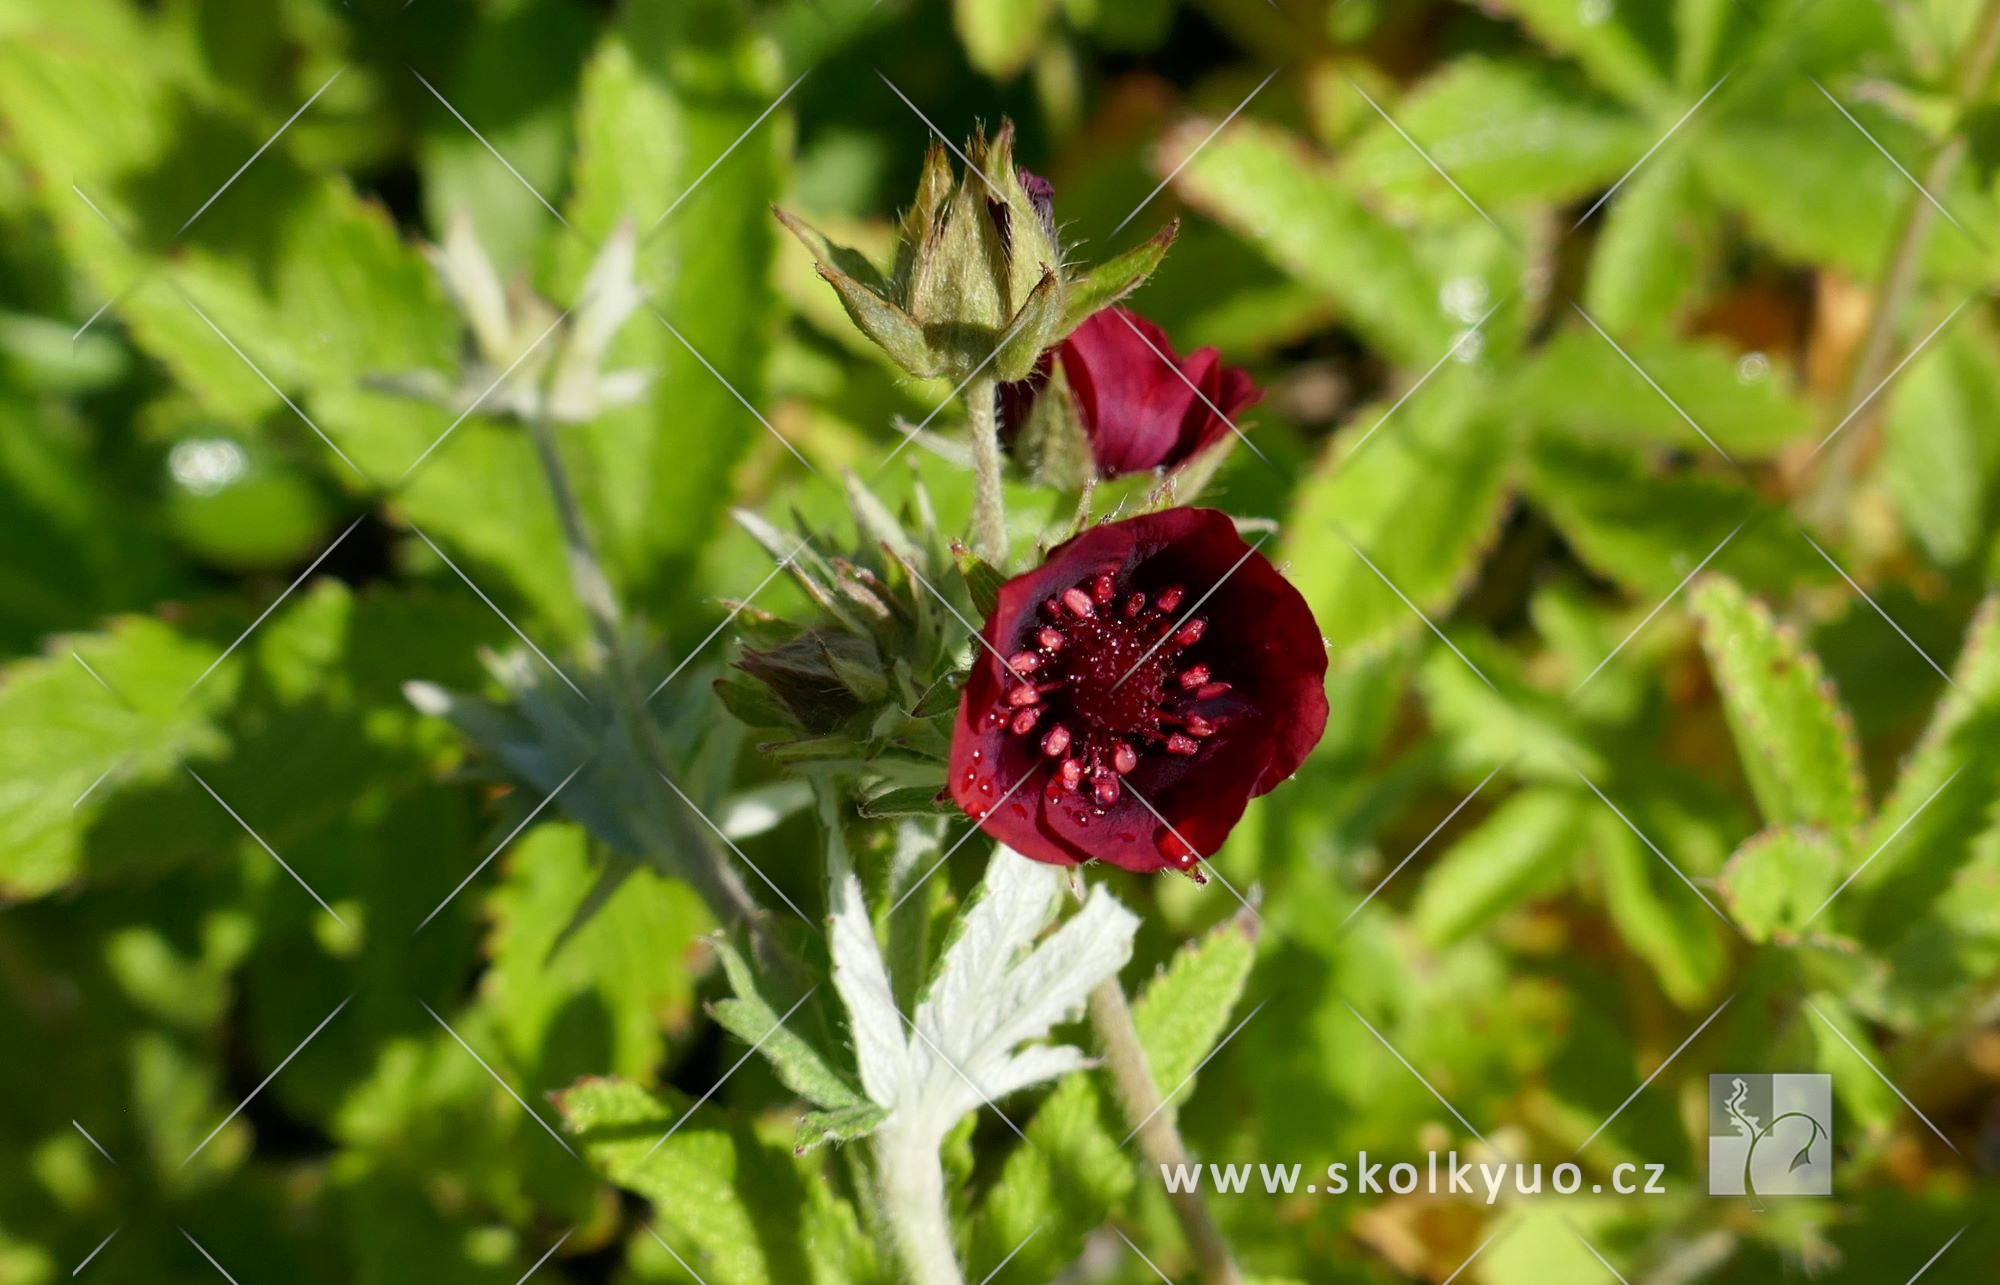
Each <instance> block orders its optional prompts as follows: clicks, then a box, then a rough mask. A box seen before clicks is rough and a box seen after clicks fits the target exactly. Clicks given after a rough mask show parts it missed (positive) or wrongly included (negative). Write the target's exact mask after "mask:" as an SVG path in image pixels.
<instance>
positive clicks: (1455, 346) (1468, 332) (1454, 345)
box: [1340, 290, 1518, 468]
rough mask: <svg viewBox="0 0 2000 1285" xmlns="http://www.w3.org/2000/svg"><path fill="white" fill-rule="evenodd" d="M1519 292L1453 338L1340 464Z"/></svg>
mask: <svg viewBox="0 0 2000 1285" xmlns="http://www.w3.org/2000/svg"><path fill="white" fill-rule="evenodd" d="M1517 293H1518V291H1512V290H1510V291H1508V292H1507V293H1506V294H1503V295H1501V296H1500V298H1499V299H1498V300H1497V301H1496V302H1495V303H1494V305H1493V306H1492V307H1491V308H1488V309H1487V310H1486V315H1485V316H1483V317H1481V318H1480V319H1479V320H1477V321H1475V322H1473V323H1472V324H1471V325H1470V326H1468V327H1466V329H1465V331H1464V332H1463V333H1462V334H1460V335H1459V336H1458V338H1456V339H1454V340H1452V341H1451V347H1449V348H1447V349H1445V351H1444V356H1442V357H1440V358H1438V359H1437V360H1436V361H1435V362H1433V363H1431V368H1430V369H1429V370H1427V371H1425V372H1424V373H1423V374H1422V375H1421V376H1419V377H1418V379H1417V382H1416V383H1414V384H1411V385H1410V386H1409V387H1408V388H1406V389H1404V390H1403V395H1402V396H1401V397H1398V398H1397V399H1396V402H1395V404H1394V405H1393V406H1391V407H1389V409H1388V410H1385V411H1383V412H1382V414H1381V415H1380V416H1379V417H1377V418H1376V420H1375V422H1374V423H1373V424H1370V425H1369V426H1368V431H1367V432H1365V433H1363V434H1362V435H1361V438H1360V440H1359V441H1357V442H1355V443H1354V445H1352V446H1350V447H1348V448H1347V453H1346V454H1345V455H1343V456H1342V457H1341V460H1340V466H1341V467H1342V468H1346V467H1347V465H1348V463H1349V462H1350V461H1352V460H1353V459H1354V453H1355V452H1356V451H1358V450H1360V449H1361V448H1362V447H1363V446H1365V445H1366V444H1367V442H1368V439H1369V438H1371V437H1373V436H1375V430H1376V429H1378V428H1380V427H1382V425H1384V424H1386V423H1388V422H1389V417H1390V416H1391V415H1394V414H1395V413H1396V412H1397V411H1399V410H1401V409H1403V403H1404V402H1406V401H1408V400H1410V398H1412V397H1414V396H1416V392H1417V390H1418V389H1419V388H1422V387H1423V386H1424V385H1425V384H1427V383H1429V382H1430V378H1431V376H1432V375H1435V374H1437V373H1438V371H1439V370H1441V369H1442V368H1443V367H1444V364H1445V363H1446V362H1448V361H1450V360H1451V359H1452V358H1453V357H1455V356H1457V355H1458V351H1459V349H1461V348H1463V347H1464V346H1465V344H1466V341H1467V340H1469V339H1471V338H1472V337H1473V336H1474V335H1476V334H1478V333H1479V331H1480V329H1481V328H1482V327H1483V326H1485V325H1486V323H1487V322H1488V321H1491V320H1492V319H1493V314H1494V313H1496V312H1498V311H1500V306H1501V304H1504V303H1506V302H1507V301H1508V300H1509V299H1512V298H1513V297H1514V295H1515V294H1517Z"/></svg>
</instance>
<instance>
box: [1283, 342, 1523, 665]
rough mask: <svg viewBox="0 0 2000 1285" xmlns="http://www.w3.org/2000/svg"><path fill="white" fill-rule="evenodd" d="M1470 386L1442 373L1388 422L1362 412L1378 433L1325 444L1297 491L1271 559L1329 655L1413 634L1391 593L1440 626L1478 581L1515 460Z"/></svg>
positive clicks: (1503, 430)
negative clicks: (1302, 602)
mask: <svg viewBox="0 0 2000 1285" xmlns="http://www.w3.org/2000/svg"><path fill="white" fill-rule="evenodd" d="M1480 383H1481V381H1480V380H1479V378H1478V377H1477V376H1476V375H1475V374H1473V373H1471V372H1453V373H1450V374H1448V373H1446V372H1440V374H1439V375H1438V377H1437V378H1436V379H1434V380H1432V381H1431V383H1430V384H1427V385H1426V386H1425V387H1424V388H1422V389H1421V390H1419V392H1418V393H1417V395H1416V396H1414V397H1412V398H1411V399H1410V400H1409V401H1408V402H1406V403H1404V405H1403V407H1402V408H1401V409H1400V410H1399V411H1397V412H1396V413H1395V414H1394V415H1393V416H1391V417H1390V418H1389V419H1388V420H1387V421H1386V422H1382V421H1381V417H1380V416H1379V415H1371V414H1367V413H1364V414H1363V415H1362V416H1361V417H1360V418H1359V419H1358V420H1357V422H1358V423H1362V424H1377V423H1379V424H1380V428H1379V431H1376V432H1374V433H1373V434H1372V435H1371V436H1369V437H1368V438H1367V440H1366V441H1359V437H1358V435H1357V434H1354V433H1352V432H1350V434H1348V435H1347V436H1344V437H1342V438H1337V439H1335V441H1334V443H1333V444H1332V446H1331V447H1330V448H1329V450H1328V452H1327V454H1326V455H1325V456H1324V457H1323V458H1322V460H1321V462H1320V464H1319V467H1318V468H1317V469H1316V470H1315V471H1314V473H1313V474H1312V476H1310V477H1308V478H1306V479H1305V480H1304V481H1303V482H1302V484H1301V486H1300V490H1299V493H1298V498H1297V500H1296V507H1295V509H1294V511H1293V514H1292V519H1291V522H1290V524H1289V525H1288V527H1287V528H1286V530H1285V534H1284V537H1283V541H1284V543H1283V548H1282V553H1281V555H1280V557H1281V559H1283V560H1285V561H1287V562H1288V563H1289V564H1290V571H1291V576H1292V580H1293V583H1295V584H1296V585H1297V586H1298V589H1299V592H1300V593H1302V594H1304V595H1305V598H1306V601H1307V602H1308V603H1309V604H1311V606H1312V609H1313V615H1314V616H1315V617H1316V618H1317V619H1318V620H1319V623H1320V627H1321V628H1322V629H1323V630H1325V632H1326V635H1327V637H1328V639H1329V640H1330V641H1331V642H1332V643H1333V644H1334V646H1335V647H1336V648H1341V647H1353V646H1361V645H1367V644H1372V643H1377V642H1380V641H1382V640H1384V639H1387V638H1391V637H1395V636H1397V635H1401V634H1406V633H1409V632H1412V631H1417V630H1422V629H1423V628H1424V625H1423V621H1422V620H1420V619H1419V618H1418V616H1417V613H1416V612H1415V611H1412V610H1410V607H1409V605H1408V604H1406V603H1405V602H1403V601H1402V597H1400V596H1399V594H1400V595H1402V596H1407V597H1408V598H1409V599H1410V601H1411V602H1413V603H1415V604H1416V607H1417V609H1418V610H1419V611H1422V612H1424V613H1425V614H1426V615H1429V616H1430V617H1431V618H1432V619H1433V620H1438V619H1440V618H1441V617H1442V616H1443V615H1445V614H1447V613H1448V610H1449V608H1450V606H1451V604H1452V602H1453V601H1454V600H1456V598H1457V597H1458V594H1459V593H1460V592H1461V591H1462V590H1463V589H1464V587H1465V586H1466V585H1467V584H1469V583H1470V582H1471V580H1472V577H1473V576H1474V575H1475V574H1477V572H1478V568H1479V559H1480V556H1481V555H1482V554H1483V552H1484V551H1485V546H1486V545H1487V544H1488V543H1489V542H1490V541H1491V540H1492V539H1493V538H1494V535H1495V532H1496V531H1497V529H1498V527H1499V523H1500V517H1501V513H1502V511H1503V509H1504V507H1505V498H1506V491H1505V487H1506V482H1507V479H1508V475H1509V473H1510V472H1511V471H1512V465H1513V460H1514V455H1515V437H1514V434H1513V431H1512V429H1511V427H1510V426H1509V424H1508V423H1507V422H1506V421H1504V420H1503V419H1501V418H1500V417H1499V416H1497V415H1494V414H1491V413H1490V409H1489V407H1488V405H1487V404H1486V402H1485V398H1486V397H1487V395H1488V394H1487V392H1486V390H1484V389H1482V388H1481V386H1480ZM1363 431H1364V432H1365V431H1366V430H1363ZM1357 442H1358V445H1357V444H1356V443H1357ZM1350 452H1351V454H1350ZM1350 540H1351V541H1352V542H1353V543H1354V545H1356V546H1358V547H1359V548H1360V550H1361V553H1362V554H1363V555H1366V561H1364V560H1363V557H1361V556H1357V555H1356V554H1355V552H1354V550H1353V549H1352V548H1350V547H1349V545H1348V541H1350ZM1369 562H1373V563H1374V564H1375V567H1376V568H1379V574H1378V572H1377V570H1374V569H1371V568H1370V567H1369V565H1368V563H1369ZM1384 579H1386V580H1387V581H1388V582H1389V583H1388V584H1384V583H1383V581H1384ZM1391 585H1393V586H1394V588H1393V589H1392V588H1391V587H1390V586H1391Z"/></svg>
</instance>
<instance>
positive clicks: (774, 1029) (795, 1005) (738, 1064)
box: [639, 982, 819, 1160]
mask: <svg viewBox="0 0 2000 1285" xmlns="http://www.w3.org/2000/svg"><path fill="white" fill-rule="evenodd" d="M818 989H819V983H818V982H814V983H813V985H812V988H811V989H810V990H808V991H806V993H805V994H803V995H801V996H799V997H798V998H797V999H796V1000H793V1001H792V1006H791V1007H790V1008H788V1009H786V1010H785V1012H784V1016H782V1017H780V1018H779V1019H778V1020H777V1021H775V1022H773V1023H771V1029H770V1030H768V1031H765V1032H764V1033H763V1034H762V1035H759V1036H758V1037H757V1042H756V1043H755V1044H752V1045H751V1046H750V1047H749V1048H747V1049H745V1050H743V1056H742V1057H739V1058H737V1059H736V1061H735V1063H734V1064H733V1065H731V1066H730V1068H729V1069H728V1070H727V1071H724V1072H723V1073H722V1078H721V1079H719V1080H717V1081H716V1082H715V1083H714V1084H711V1085H709V1086H708V1092H706V1093H704V1094H702V1095H701V1096H700V1097H698V1098H696V1099H695V1100H694V1105H692V1106H690V1107H689V1108H688V1109H687V1110H685V1111H683V1112H681V1114H680V1118H679V1119H677V1120H675V1121H674V1122H673V1124H672V1125H671V1126H670V1127H669V1128H668V1129H667V1131H666V1132H665V1133H663V1134H661V1135H660V1140H659V1141H658V1142H655V1143H654V1144H653V1145H652V1146H650V1147H647V1148H646V1154H645V1155H643V1156H640V1157H639V1159H641V1160H645V1159H647V1158H648V1157H650V1156H651V1155H652V1154H653V1153H654V1152H655V1151H658V1150H659V1149H660V1148H661V1147H662V1146H663V1145H665V1143H666V1141H667V1139H668V1138H671V1137H673V1136H674V1131H675V1130H676V1129H679V1128H680V1127H681V1126H682V1125H683V1124H686V1123H687V1122H688V1120H689V1119H690V1118H691V1117H692V1116H693V1115H694V1113H695V1112H696V1111H699V1110H700V1109H701V1104H702V1103H704V1102H706V1101H708V1100H709V1099H710V1098H712V1097H714V1096H715V1093H716V1090H718V1089H720V1088H721V1087H722V1086H723V1085H725V1084H727V1083H729V1077H730V1076H732V1075H734V1074H736V1072H737V1071H738V1070H740V1069H741V1068H742V1066H743V1064H744V1063H745V1062H748V1061H749V1060H750V1057H751V1055H752V1054H754V1053H756V1051H757V1050H758V1049H760V1048H762V1047H764V1041H765V1040H768V1039H770V1038H771V1037H772V1036H773V1035H776V1034H777V1033H778V1028H779V1027H781V1026H783V1025H784V1024H785V1023H786V1021H787V1020H789V1019H790V1018H791V1016H792V1014H794V1013H796V1012H798V1011H799V1006H800V1005H802V1004H804V1003H805V1002H806V1001H807V1000H809V999H811V998H812V997H813V992H814V991H817V990H818Z"/></svg>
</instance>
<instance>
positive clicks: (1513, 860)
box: [1411, 789, 1588, 947]
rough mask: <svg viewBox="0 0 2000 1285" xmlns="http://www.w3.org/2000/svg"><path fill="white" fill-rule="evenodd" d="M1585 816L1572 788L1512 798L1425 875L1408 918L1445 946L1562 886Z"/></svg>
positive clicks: (1582, 801)
mask: <svg viewBox="0 0 2000 1285" xmlns="http://www.w3.org/2000/svg"><path fill="white" fill-rule="evenodd" d="M1587 815H1588V811H1587V805H1586V801H1585V799H1584V798H1582V797H1580V796H1579V795H1578V794H1577V793H1576V792H1575V791H1574V790H1555V789H1540V790H1530V791H1528V792H1526V793H1522V794H1517V795H1515V796H1514V797H1513V798H1511V799H1508V800H1507V801H1506V802H1505V803H1503V804H1501V805H1500V807H1499V808H1498V809H1497V810H1495V811H1494V813H1493V815H1492V816H1490V817H1488V818H1486V819H1485V820H1484V821H1482V822H1480V824H1479V826H1478V828H1477V829H1475V830H1473V831H1472V832H1471V833H1469V834H1467V835H1466V836H1465V837H1464V838H1462V839H1460V840H1459V841H1458V842H1456V843H1454V844H1452V845H1451V847H1450V848H1449V849H1447V850H1446V851H1445V853H1444V855H1443V856H1442V857H1441V858H1439V860H1438V862H1437V864H1435V865H1434V866H1432V867H1431V868H1430V869H1429V870H1428V871H1426V872H1425V873H1424V879H1423V886H1422V887H1421V888H1420V889H1419V890H1418V892H1417V899H1416V904H1415V905H1414V906H1413V907H1412V909H1411V919H1412V921H1413V922H1414V924H1415V925H1416V930H1417V935H1418V936H1419V937H1420V938H1422V939H1423V940H1424V941H1425V942H1426V943H1427V944H1429V945H1431V946H1434V947H1437V946H1448V945H1451V944H1452V943H1454V942H1457V941H1460V940H1462V939H1463V938H1465V937H1466V936H1467V935H1469V934H1470V933H1472V932H1474V931H1475V930H1477V929H1479V928H1481V927H1483V926H1485V925H1486V924H1488V923H1490V922H1491V921H1492V920H1493V919H1495V918H1496V917H1498V916H1499V915H1502V914H1504V913H1506V912H1507V911H1509V910H1511V909H1513V908H1514V907H1516V906H1518V905H1520V904H1521V903H1523V902H1525V901H1527V900H1528V899H1529V898H1531V897H1535V896H1537V895H1539V894H1541V893H1542V892H1544V891H1546V890H1548V889H1550V888H1552V887H1554V886H1555V885H1557V884H1559V883H1560V882H1561V881H1562V879H1563V877H1564V876H1565V875H1566V874H1567V873H1568V871H1569V868H1570V865H1571V863H1572V862H1573V861H1574V860H1575V859H1576V852H1577V848H1578V846H1579V841H1580V840H1581V838H1582V835H1583V830H1584V821H1585V818H1586V816H1587Z"/></svg>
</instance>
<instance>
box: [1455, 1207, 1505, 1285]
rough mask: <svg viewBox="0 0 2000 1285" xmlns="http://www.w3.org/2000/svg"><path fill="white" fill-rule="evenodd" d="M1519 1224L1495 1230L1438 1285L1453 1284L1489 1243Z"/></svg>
mask: <svg viewBox="0 0 2000 1285" xmlns="http://www.w3.org/2000/svg"><path fill="white" fill-rule="evenodd" d="M1518 1226H1520V1224H1519V1223H1513V1222H1509V1223H1503V1224H1501V1226H1500V1228H1499V1230H1497V1231H1495V1232H1494V1233H1493V1234H1492V1235H1490V1236H1488V1237H1487V1238H1486V1239H1485V1240H1482V1241H1480V1242H1479V1248H1477V1249H1475V1250H1473V1251H1472V1252H1471V1253H1470V1254H1468V1255H1466V1259H1465V1261H1464V1262H1462V1263H1460V1264H1459V1265H1458V1266H1457V1267H1456V1268H1454V1269H1452V1273H1451V1275H1449V1276H1447V1277H1445V1278H1444V1279H1443V1280H1441V1281H1439V1282H1438V1285H1451V1283H1452V1282H1453V1281H1455V1280H1457V1279H1458V1277H1459V1273H1461V1272H1463V1271H1464V1270H1465V1269H1466V1268H1468V1267H1470V1266H1472V1260H1473V1259H1475V1258H1477V1257H1479V1256H1480V1255H1481V1254H1483V1253H1485V1252H1486V1247H1487V1246H1488V1245H1491V1244H1492V1243H1493V1242H1494V1241H1496V1240H1498V1239H1500V1238H1501V1237H1502V1236H1505V1235H1506V1234H1507V1233H1508V1232H1510V1231H1512V1230H1514V1228H1516V1227H1518Z"/></svg>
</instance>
